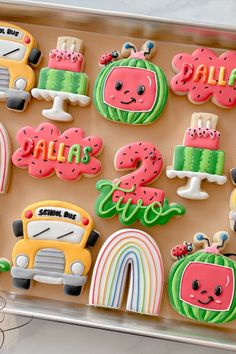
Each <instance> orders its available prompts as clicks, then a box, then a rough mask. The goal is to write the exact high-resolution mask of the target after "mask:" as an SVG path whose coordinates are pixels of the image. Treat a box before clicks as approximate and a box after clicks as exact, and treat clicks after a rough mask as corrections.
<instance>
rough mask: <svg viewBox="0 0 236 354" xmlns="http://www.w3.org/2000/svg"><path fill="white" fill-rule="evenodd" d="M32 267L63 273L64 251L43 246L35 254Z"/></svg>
mask: <svg viewBox="0 0 236 354" xmlns="http://www.w3.org/2000/svg"><path fill="white" fill-rule="evenodd" d="M34 268H35V269H38V270H42V271H46V272H56V273H64V269H65V256H64V253H63V252H62V251H59V250H57V249H54V248H43V249H41V250H40V251H38V252H37V254H36V257H35V261H34Z"/></svg>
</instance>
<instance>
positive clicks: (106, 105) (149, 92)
mask: <svg viewBox="0 0 236 354" xmlns="http://www.w3.org/2000/svg"><path fill="white" fill-rule="evenodd" d="M154 49H155V46H154V43H153V42H151V41H147V42H146V43H145V44H144V46H143V48H142V51H140V52H137V49H136V48H135V46H134V45H133V44H132V43H125V44H124V46H123V49H122V56H123V58H122V59H119V58H120V55H119V54H117V55H114V53H117V52H112V53H111V54H110V55H109V53H105V54H104V55H103V56H102V57H101V58H100V64H101V65H103V66H104V67H103V69H102V70H101V72H100V73H99V74H98V77H97V79H96V83H95V89H94V104H95V106H96V108H97V110H98V112H99V113H100V114H101V115H102V116H104V117H105V118H107V119H109V120H112V121H115V122H120V123H127V124H142V125H145V124H150V123H152V122H154V121H155V120H156V119H157V118H158V117H159V115H160V114H161V112H162V110H163V108H164V106H165V103H166V100H167V96H168V85H167V81H166V77H165V74H164V72H163V71H162V69H161V68H160V67H158V66H156V65H154V64H153V63H151V62H149V61H148V60H147V58H150V57H151V55H152V53H153V52H154ZM127 56H129V57H128V58H127ZM117 59H119V60H117Z"/></svg>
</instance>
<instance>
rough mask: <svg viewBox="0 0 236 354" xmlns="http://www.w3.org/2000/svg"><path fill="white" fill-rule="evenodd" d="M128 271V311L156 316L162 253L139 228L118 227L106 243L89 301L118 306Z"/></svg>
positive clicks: (103, 305)
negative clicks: (120, 228) (121, 228)
mask: <svg viewBox="0 0 236 354" xmlns="http://www.w3.org/2000/svg"><path fill="white" fill-rule="evenodd" d="M129 268H130V272H128V270H129ZM128 274H130V278H129V285H128V297H127V303H126V310H127V311H132V312H137V313H141V314H146V315H154V316H157V315H158V313H159V309H160V303H161V298H162V292H163V282H164V275H163V264H162V259H161V254H160V251H159V248H158V246H157V244H156V243H155V241H154V240H153V239H152V237H151V236H150V235H148V234H147V233H146V232H144V231H141V230H137V229H123V230H119V231H117V232H115V233H113V234H112V235H111V236H110V237H108V239H107V240H106V241H105V243H104V244H103V246H102V248H101V250H100V252H99V254H98V257H97V260H96V263H95V266H94V270H93V275H92V281H91V287H90V293H89V304H90V305H93V306H99V307H108V308H112V309H119V308H120V306H121V303H122V299H123V295H124V290H125V286H126V283H127V277H128Z"/></svg>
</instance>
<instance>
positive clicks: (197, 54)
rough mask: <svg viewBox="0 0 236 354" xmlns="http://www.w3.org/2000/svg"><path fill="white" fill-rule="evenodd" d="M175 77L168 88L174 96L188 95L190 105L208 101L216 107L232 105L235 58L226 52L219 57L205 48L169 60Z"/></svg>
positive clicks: (232, 54)
mask: <svg viewBox="0 0 236 354" xmlns="http://www.w3.org/2000/svg"><path fill="white" fill-rule="evenodd" d="M172 67H173V70H174V71H175V72H176V73H177V75H175V76H174V77H173V78H172V79H171V82H170V87H171V89H172V90H173V92H174V93H176V94H177V95H185V94H187V95H188V99H189V100H190V101H191V102H192V103H196V104H199V103H204V102H206V101H208V100H209V99H210V98H211V99H212V101H213V102H214V103H215V104H217V105H218V106H220V107H223V108H232V107H233V106H235V104H236V91H235V90H236V85H235V80H236V56H235V51H228V52H226V53H223V54H221V55H220V56H219V57H218V56H217V55H216V54H215V52H213V51H212V50H211V49H209V48H198V49H196V50H195V51H194V52H193V53H192V54H188V53H179V54H177V55H175V56H174V58H173V60H172Z"/></svg>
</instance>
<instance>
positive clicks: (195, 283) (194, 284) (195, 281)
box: [192, 280, 200, 290]
mask: <svg viewBox="0 0 236 354" xmlns="http://www.w3.org/2000/svg"><path fill="white" fill-rule="evenodd" d="M199 285H200V284H199V281H198V280H194V281H193V282H192V288H193V290H197V289H198V288H199Z"/></svg>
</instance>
